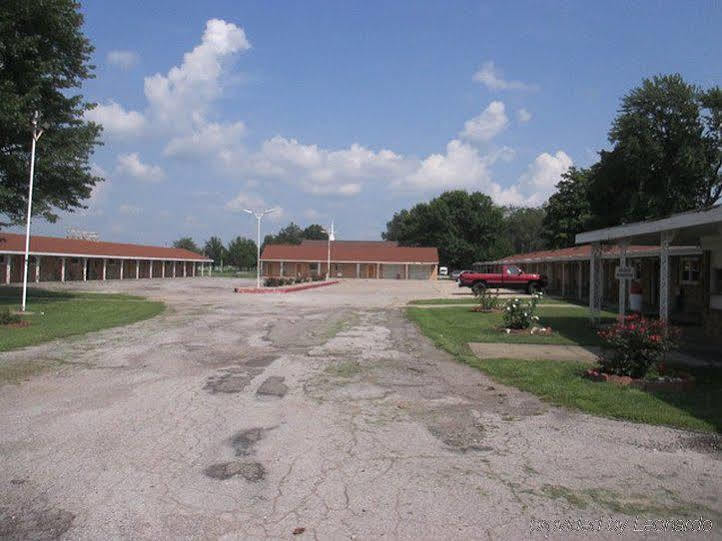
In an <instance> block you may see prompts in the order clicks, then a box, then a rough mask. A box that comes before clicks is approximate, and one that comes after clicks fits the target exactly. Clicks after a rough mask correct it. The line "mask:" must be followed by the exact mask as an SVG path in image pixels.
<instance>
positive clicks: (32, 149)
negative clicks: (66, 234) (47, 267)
mask: <svg viewBox="0 0 722 541" xmlns="http://www.w3.org/2000/svg"><path fill="white" fill-rule="evenodd" d="M32 126H33V137H32V142H31V143H30V185H29V186H28V218H27V222H26V224H25V265H24V268H23V304H22V311H23V312H24V311H25V305H26V301H27V295H28V263H29V261H28V260H29V259H30V216H31V215H32V212H33V177H34V176H35V143H37V142H38V139H40V136H41V135H43V129H42V128H39V127H38V112H37V111H35V114H34V115H33V120H32Z"/></svg>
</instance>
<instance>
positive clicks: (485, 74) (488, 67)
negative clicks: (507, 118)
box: [473, 62, 538, 90]
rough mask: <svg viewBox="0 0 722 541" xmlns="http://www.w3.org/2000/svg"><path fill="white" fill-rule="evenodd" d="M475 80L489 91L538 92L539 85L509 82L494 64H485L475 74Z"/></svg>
mask: <svg viewBox="0 0 722 541" xmlns="http://www.w3.org/2000/svg"><path fill="white" fill-rule="evenodd" d="M473 80H474V81H476V82H477V83H481V84H483V85H485V86H486V87H487V88H488V89H489V90H536V89H537V88H538V87H537V85H530V84H527V83H522V82H521V81H507V80H506V79H504V78H503V75H502V73H501V72H500V71H499V70H497V68H496V66H494V62H484V64H483V65H482V66H481V69H480V70H479V71H477V72H476V73H475V74H474V76H473Z"/></svg>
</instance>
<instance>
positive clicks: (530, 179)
mask: <svg viewBox="0 0 722 541" xmlns="http://www.w3.org/2000/svg"><path fill="white" fill-rule="evenodd" d="M573 164H574V162H573V161H572V159H571V158H570V157H569V156H568V155H567V154H566V153H565V152H564V151H562V150H558V151H557V152H556V153H555V154H553V155H552V154H549V153H547V152H543V153H541V154H539V155H538V156H537V157H536V159H535V160H534V161H533V162H532V163H531V164H529V166H528V167H527V170H526V172H524V174H523V175H522V176H521V177H520V178H519V186H520V189H521V190H523V191H524V192H525V193H526V194H527V203H528V204H533V205H540V204H542V203H544V201H546V200H547V199H548V198H549V196H550V195H551V194H552V193H553V192H554V188H555V186H556V184H557V183H558V182H559V181H560V180H561V176H562V174H563V173H565V172H566V171H567V170H568V169H569V168H570V167H571V166H572V165H573Z"/></svg>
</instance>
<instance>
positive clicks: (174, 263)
mask: <svg viewBox="0 0 722 541" xmlns="http://www.w3.org/2000/svg"><path fill="white" fill-rule="evenodd" d="M177 264H178V262H177V261H173V278H175V268H176V266H177Z"/></svg>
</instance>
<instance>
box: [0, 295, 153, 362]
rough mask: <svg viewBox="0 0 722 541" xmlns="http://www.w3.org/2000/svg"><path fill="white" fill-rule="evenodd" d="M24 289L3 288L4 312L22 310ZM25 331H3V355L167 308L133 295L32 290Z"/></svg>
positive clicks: (0, 338)
mask: <svg viewBox="0 0 722 541" xmlns="http://www.w3.org/2000/svg"><path fill="white" fill-rule="evenodd" d="M21 292H22V290H21V288H19V287H0V310H5V309H6V308H9V309H10V310H11V311H12V310H18V309H19V308H20V297H21ZM27 302H28V308H27V309H28V312H32V314H29V315H27V316H24V319H27V320H28V321H29V322H30V326H28V327H24V328H10V327H0V351H8V350H11V349H16V348H20V347H25V346H31V345H34V344H39V343H41V342H47V341H48V340H53V339H55V338H64V337H67V336H72V335H76V334H83V333H87V332H91V331H98V330H101V329H107V328H109V327H117V326H120V325H128V324H130V323H135V322H136V321H141V320H143V319H148V318H151V317H153V316H156V315H158V314H160V313H161V312H162V311H163V310H164V308H165V305H164V304H163V303H162V302H156V301H149V300H147V299H144V298H143V297H133V296H129V295H117V294H103V293H83V292H69V291H68V292H65V291H46V290H42V289H35V288H30V289H28V301H27Z"/></svg>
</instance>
